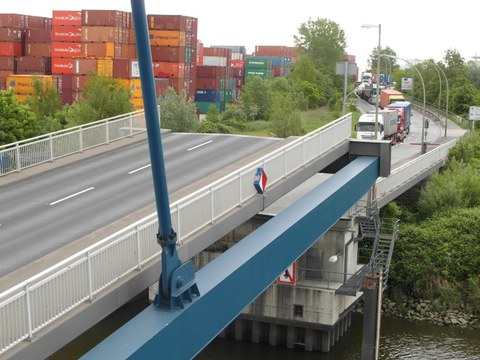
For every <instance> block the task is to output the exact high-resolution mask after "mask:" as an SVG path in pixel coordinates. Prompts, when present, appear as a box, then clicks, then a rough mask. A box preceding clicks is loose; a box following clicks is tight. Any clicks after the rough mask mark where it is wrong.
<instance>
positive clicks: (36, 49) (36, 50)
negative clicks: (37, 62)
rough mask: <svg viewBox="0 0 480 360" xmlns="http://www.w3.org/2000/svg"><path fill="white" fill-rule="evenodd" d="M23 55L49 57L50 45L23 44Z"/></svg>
mask: <svg viewBox="0 0 480 360" xmlns="http://www.w3.org/2000/svg"><path fill="white" fill-rule="evenodd" d="M25 55H27V56H49V57H50V56H51V55H52V43H51V42H46V43H25Z"/></svg>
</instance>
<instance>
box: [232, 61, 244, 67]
mask: <svg viewBox="0 0 480 360" xmlns="http://www.w3.org/2000/svg"><path fill="white" fill-rule="evenodd" d="M230 66H231V67H233V68H241V69H244V68H245V60H232V61H231V62H230Z"/></svg>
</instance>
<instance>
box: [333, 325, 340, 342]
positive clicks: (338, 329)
mask: <svg viewBox="0 0 480 360" xmlns="http://www.w3.org/2000/svg"><path fill="white" fill-rule="evenodd" d="M333 329H334V331H335V342H337V341H338V340H340V321H337V323H336V324H335V325H334V327H333Z"/></svg>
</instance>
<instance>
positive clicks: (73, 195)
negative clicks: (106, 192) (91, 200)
mask: <svg viewBox="0 0 480 360" xmlns="http://www.w3.org/2000/svg"><path fill="white" fill-rule="evenodd" d="M93 189H95V188H94V187H93V186H92V187H89V188H88V189H85V190H82V191H79V192H77V193H75V194H72V195H69V196H67V197H64V198H62V199H60V200H57V201H54V202H51V203H50V204H48V205H56V204H58V203H61V202H62V201H65V200H68V199H71V198H73V197H75V196H78V195H80V194H83V193H86V192H87V191H90V190H93Z"/></svg>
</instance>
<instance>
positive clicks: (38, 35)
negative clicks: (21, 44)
mask: <svg viewBox="0 0 480 360" xmlns="http://www.w3.org/2000/svg"><path fill="white" fill-rule="evenodd" d="M25 41H28V42H32V43H33V42H35V43H46V42H52V29H28V30H25Z"/></svg>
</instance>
